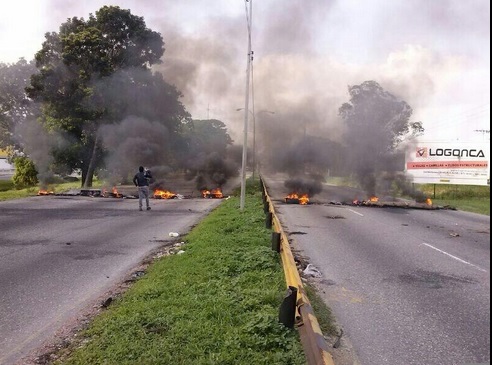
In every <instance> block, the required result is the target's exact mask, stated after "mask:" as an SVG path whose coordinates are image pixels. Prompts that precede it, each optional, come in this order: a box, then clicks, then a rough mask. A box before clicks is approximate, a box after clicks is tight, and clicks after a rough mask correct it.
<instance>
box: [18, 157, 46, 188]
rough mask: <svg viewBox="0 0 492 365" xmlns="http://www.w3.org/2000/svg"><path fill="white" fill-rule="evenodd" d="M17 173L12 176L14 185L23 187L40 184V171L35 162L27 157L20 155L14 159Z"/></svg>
mask: <svg viewBox="0 0 492 365" xmlns="http://www.w3.org/2000/svg"><path fill="white" fill-rule="evenodd" d="M14 164H15V173H14V176H13V177H12V181H13V183H14V186H15V187H16V188H17V189H22V188H25V187H29V186H35V185H37V184H38V182H39V181H38V172H37V170H36V166H34V163H33V162H32V161H31V160H30V159H29V158H27V157H24V156H19V157H16V158H15V159H14Z"/></svg>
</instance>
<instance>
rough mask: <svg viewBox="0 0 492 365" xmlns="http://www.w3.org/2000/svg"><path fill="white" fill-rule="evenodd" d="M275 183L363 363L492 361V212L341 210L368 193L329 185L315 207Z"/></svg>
mask: <svg viewBox="0 0 492 365" xmlns="http://www.w3.org/2000/svg"><path fill="white" fill-rule="evenodd" d="M265 180H266V183H267V186H268V187H269V193H270V195H271V197H272V199H273V201H274V205H275V208H276V209H277V213H278V216H279V218H280V220H281V221H282V224H283V225H284V227H285V228H286V231H287V233H288V234H289V238H290V239H292V245H293V247H294V250H295V252H296V254H297V255H298V256H299V257H302V258H303V261H305V263H310V264H312V265H314V267H315V268H316V269H318V270H319V271H320V272H321V274H322V276H321V277H320V278H316V279H313V280H315V282H316V285H317V286H318V288H319V292H320V294H321V295H322V297H323V299H324V300H325V302H326V303H327V304H328V306H329V307H330V308H331V309H332V311H333V313H334V315H335V317H336V319H337V322H338V325H339V326H340V327H341V328H342V329H343V333H344V334H343V336H342V345H345V346H347V348H350V349H352V350H353V351H354V352H355V355H356V358H357V361H359V363H360V364H362V365H381V364H388V365H413V364H415V365H417V364H418V365H421V364H425V365H448V364H453V365H458V364H471V363H473V364H475V363H489V361H490V217H489V216H483V215H478V214H471V213H466V212H459V211H454V210H425V209H402V208H389V207H387V208H379V207H360V206H351V205H348V204H347V205H335V204H333V202H337V201H340V202H341V201H351V199H353V198H355V197H356V196H357V195H359V196H357V197H358V199H364V197H363V196H362V195H363V194H362V193H361V192H356V191H355V190H352V189H344V188H339V187H335V186H328V185H325V186H324V187H323V191H322V193H321V194H319V195H316V196H314V197H313V199H312V201H311V202H312V204H309V205H306V206H302V205H297V204H286V203H285V202H284V200H283V197H285V196H286V195H287V194H288V193H289V192H288V191H287V190H285V187H284V184H283V182H284V179H283V177H281V176H272V177H270V178H266V179H265ZM365 198H367V197H365ZM351 361H352V360H351ZM347 364H348V363H347ZM350 364H353V362H350ZM337 365H345V363H337Z"/></svg>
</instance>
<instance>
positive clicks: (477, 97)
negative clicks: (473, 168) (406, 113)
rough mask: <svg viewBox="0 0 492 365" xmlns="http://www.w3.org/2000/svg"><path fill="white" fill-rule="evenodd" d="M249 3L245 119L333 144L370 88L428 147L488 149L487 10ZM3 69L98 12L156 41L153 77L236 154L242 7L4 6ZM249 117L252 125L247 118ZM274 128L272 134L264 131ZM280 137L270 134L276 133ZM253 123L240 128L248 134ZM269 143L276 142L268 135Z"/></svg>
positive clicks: (42, 2) (455, 1) (59, 0)
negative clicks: (117, 13) (139, 22)
mask: <svg viewBox="0 0 492 365" xmlns="http://www.w3.org/2000/svg"><path fill="white" fill-rule="evenodd" d="M252 1H253V8H252V10H253V16H252V49H253V51H254V59H253V62H252V84H251V85H252V91H250V99H249V100H250V102H249V105H248V107H249V109H250V111H251V112H250V114H254V115H255V122H254V128H256V127H258V132H256V131H255V133H262V132H263V131H264V132H265V133H267V132H268V131H267V130H265V128H266V127H265V125H266V124H268V123H270V122H272V120H273V119H276V120H279V121H282V122H284V123H285V124H289V125H295V126H298V127H299V130H300V131H301V130H303V131H304V132H306V131H307V133H310V134H313V135H326V136H331V137H333V138H335V137H336V136H337V135H339V134H341V133H342V130H343V126H342V123H341V120H340V118H339V116H338V108H339V107H340V106H341V105H342V103H344V102H348V101H349V94H348V87H349V86H350V85H358V84H361V83H362V82H364V81H367V80H374V81H377V82H378V83H379V84H380V85H381V86H382V87H383V88H384V89H385V90H386V91H388V92H390V93H392V94H393V95H395V96H397V97H398V98H401V99H402V100H405V101H406V102H407V103H408V104H409V105H410V106H411V107H412V109H413V115H412V118H411V120H412V121H421V122H422V123H423V125H424V128H425V129H426V134H425V139H427V140H433V141H434V140H443V141H458V140H459V141H487V142H488V141H489V140H490V127H489V122H490V3H489V1H488V0H471V1H462V0H433V1H429V0H411V1H409V0H392V1H387V0H367V1H362V0H336V1H335V0H323V1H321V0H317V1H316V0H284V1H280V0H263V1H256V0H252ZM0 4H1V5H0V6H1V11H0V49H1V53H0V62H5V63H13V62H16V61H17V60H18V59H19V58H21V57H23V58H25V59H27V60H30V59H33V58H34V54H35V53H36V51H38V50H39V49H40V48H41V44H42V42H43V40H44V34H45V33H46V32H53V31H54V32H56V31H58V29H59V26H60V25H61V24H62V23H63V22H64V21H66V19H67V18H70V17H79V18H81V17H82V18H85V19H87V17H88V15H89V14H90V13H95V12H96V11H97V10H98V9H99V8H100V7H102V6H104V5H117V6H120V7H121V8H124V9H130V10H131V12H132V14H134V15H138V16H141V17H143V18H144V20H145V22H146V24H147V26H148V27H149V28H150V29H152V30H155V31H158V32H160V33H161V35H162V37H163V40H164V43H165V53H164V56H163V58H162V61H163V63H162V64H161V65H158V66H156V67H155V70H156V71H159V72H161V73H162V74H163V75H164V79H166V81H168V82H170V83H172V84H174V85H176V87H177V88H178V89H179V90H180V91H181V92H182V93H183V99H182V101H183V103H184V105H185V107H186V108H187V110H188V111H189V112H190V113H191V114H192V117H193V118H195V119H209V118H214V119H219V120H222V121H223V122H224V123H226V125H227V126H228V127H229V128H230V131H231V135H232V137H233V139H235V140H236V141H238V142H241V138H242V137H241V134H242V131H243V129H242V128H243V126H244V118H245V115H244V111H243V110H239V111H238V110H237V109H240V108H244V106H245V95H246V70H247V34H248V33H247V20H246V10H247V9H248V7H249V3H246V2H245V1H244V0H214V1H203V0H186V1H184V0H182V1H175V0H174V1H173V0H113V1H110V0H85V1H84V0H76V1H74V0H16V1H6V0H4V1H2V2H1V3H0ZM248 115H249V114H248ZM272 125H273V124H272ZM276 125H278V124H276ZM251 128H252V127H251V122H250V125H249V127H248V130H249V133H250V134H251ZM270 132H271V133H273V132H272V131H270Z"/></svg>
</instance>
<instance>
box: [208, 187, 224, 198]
mask: <svg viewBox="0 0 492 365" xmlns="http://www.w3.org/2000/svg"><path fill="white" fill-rule="evenodd" d="M210 194H212V195H213V197H214V198H218V199H220V198H222V197H223V196H224V195H223V194H222V190H220V188H215V189H212V191H211V192H210Z"/></svg>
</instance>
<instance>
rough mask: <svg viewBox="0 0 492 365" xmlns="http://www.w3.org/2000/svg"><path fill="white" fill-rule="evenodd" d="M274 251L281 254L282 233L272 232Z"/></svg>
mask: <svg viewBox="0 0 492 365" xmlns="http://www.w3.org/2000/svg"><path fill="white" fill-rule="evenodd" d="M272 250H273V251H276V252H280V233H279V232H272Z"/></svg>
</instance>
